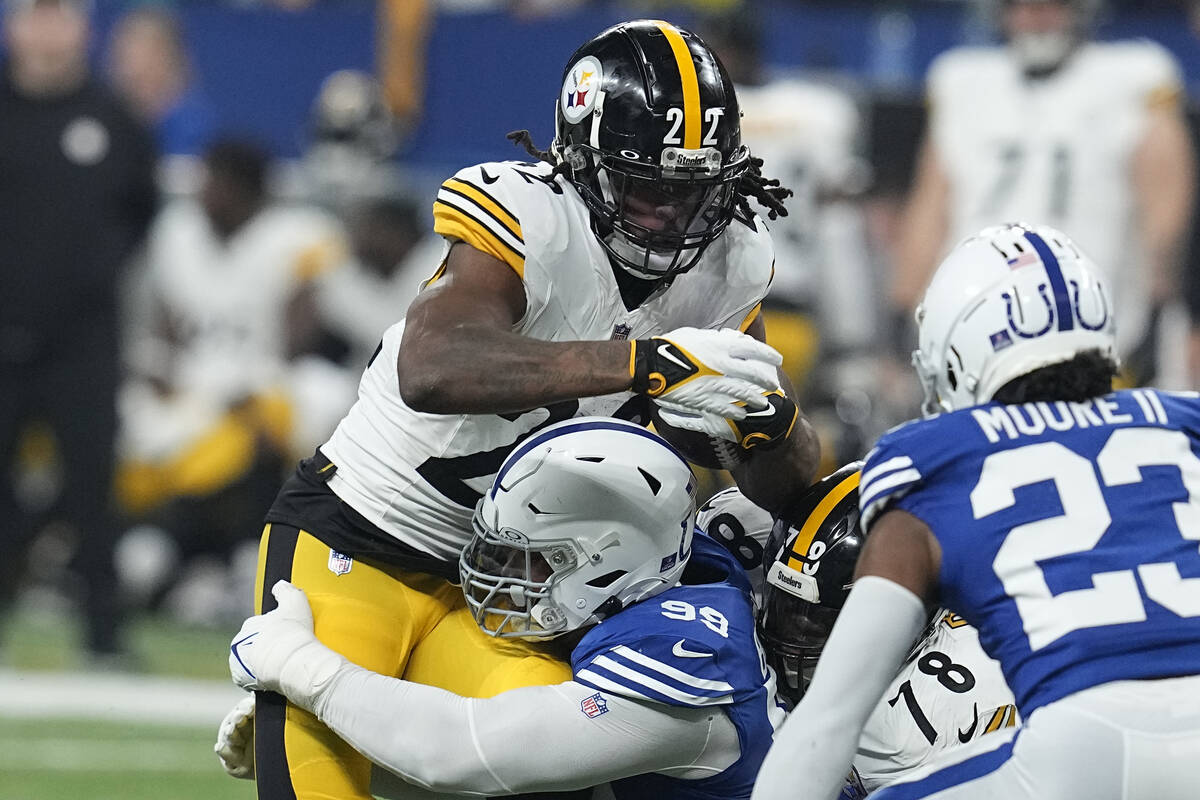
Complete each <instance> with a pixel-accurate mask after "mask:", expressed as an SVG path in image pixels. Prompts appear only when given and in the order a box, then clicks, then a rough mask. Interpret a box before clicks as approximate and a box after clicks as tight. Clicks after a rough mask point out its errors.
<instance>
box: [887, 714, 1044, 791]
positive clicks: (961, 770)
mask: <svg viewBox="0 0 1200 800" xmlns="http://www.w3.org/2000/svg"><path fill="white" fill-rule="evenodd" d="M988 735H989V736H994V735H995V734H988ZM1020 735H1021V733H1020V731H1019V730H1018V731H1017V733H1016V734H1015V735H1014V736H1013V737H1012V738H1011V739H1009V740H1008V741H1007V742H1005V743H1004V744H1003V745H1001V746H1000V747H997V748H996V749H995V750H989V751H988V752H986V753H980V754H979V755H977V756H972V757H971V758H968V759H967V760H966V761H960V762H958V763H957V764H951V765H950V766H948V767H946V768H945V769H939V770H938V771H937V772H933V773H930V774H929V775H927V776H925V777H924V778H921V779H920V780H915V781H910V782H907V783H903V782H902V783H893V784H892V785H890V786H885V787H883V788H882V789H880V790H879V791H878V792H875V793H874V794H872V795H871V800H918V798H922V797H928V796H930V795H931V794H935V793H937V792H941V791H943V790H945V789H949V788H951V787H952V786H959V785H961V784H964V783H967V782H968V781H973V780H976V779H977V778H982V777H983V776H984V775H987V774H988V773H991V772H995V771H996V770H998V769H999V768H1000V767H1002V766H1003V765H1004V764H1005V762H1007V761H1008V760H1009V759H1010V758H1012V752H1013V745H1014V744H1016V742H1017V737H1018V736H1020Z"/></svg>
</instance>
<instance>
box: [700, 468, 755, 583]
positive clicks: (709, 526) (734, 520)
mask: <svg viewBox="0 0 1200 800" xmlns="http://www.w3.org/2000/svg"><path fill="white" fill-rule="evenodd" d="M773 524H774V518H772V516H771V514H770V512H768V511H765V510H763V509H761V508H759V507H758V506H756V505H754V503H751V502H750V501H749V500H748V499H746V496H745V495H744V494H742V493H741V492H740V491H739V490H738V488H737V487H736V486H731V487H730V488H728V489H724V490H722V491H720V492H717V493H716V494H714V495H713V496H712V497H710V498H709V499H708V502H707V503H705V504H704V505H703V506H701V507H700V510H699V511H698V512H697V514H696V525H697V527H699V528H700V530H701V531H703V532H704V533H706V534H707V535H708V537H709V538H710V539H712V540H713V541H715V542H718V543H719V544H721V545H722V546H723V547H724V548H725V549H726V550H728V551H729V552H730V553H731V554H732V555H733V557H734V558H735V559H736V560H737V562H738V563H739V564H740V565H741V566H742V567H743V568H744V569H745V570H746V571H747V574H748V576H749V578H750V583H751V585H752V586H753V589H754V593H755V596H756V597H757V596H759V595H760V594H761V592H762V562H763V549H764V548H765V547H766V544H767V540H768V539H769V538H770V537H771V526H772V525H773Z"/></svg>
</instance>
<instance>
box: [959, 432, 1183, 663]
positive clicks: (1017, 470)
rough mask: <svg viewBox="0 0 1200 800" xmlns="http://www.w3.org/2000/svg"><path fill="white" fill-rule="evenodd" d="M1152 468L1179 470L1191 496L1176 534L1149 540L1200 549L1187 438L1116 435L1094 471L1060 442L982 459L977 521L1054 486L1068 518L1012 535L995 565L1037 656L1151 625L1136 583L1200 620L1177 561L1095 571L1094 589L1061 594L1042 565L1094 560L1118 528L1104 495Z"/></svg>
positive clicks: (1178, 506) (975, 496) (1179, 510)
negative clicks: (1069, 641)
mask: <svg viewBox="0 0 1200 800" xmlns="http://www.w3.org/2000/svg"><path fill="white" fill-rule="evenodd" d="M1151 466H1173V467H1178V469H1179V473H1180V476H1181V477H1182V480H1183V486H1184V488H1185V489H1186V490H1187V495H1188V496H1187V500H1186V501H1185V502H1177V503H1174V504H1173V511H1174V517H1175V527H1176V529H1175V530H1174V531H1171V530H1161V529H1159V530H1148V534H1149V535H1154V536H1182V537H1183V538H1185V539H1190V540H1195V541H1197V542H1200V459H1198V458H1197V457H1196V455H1195V453H1193V452H1192V449H1191V443H1190V440H1189V438H1188V436H1187V435H1186V434H1184V433H1182V432H1180V431H1172V430H1165V429H1145V428H1122V429H1118V430H1116V431H1114V432H1113V433H1112V435H1111V436H1109V438H1108V441H1107V442H1105V444H1104V447H1103V448H1102V449H1101V450H1100V453H1099V454H1098V455H1097V456H1096V459H1095V461H1094V462H1092V461H1090V460H1089V459H1087V458H1084V457H1083V456H1081V455H1079V454H1078V453H1076V452H1074V451H1072V450H1070V449H1068V448H1067V447H1065V446H1064V445H1062V444H1060V443H1058V442H1040V443H1037V444H1030V445H1026V446H1024V447H1018V448H1016V449H1013V450H1005V451H1002V452H998V453H993V454H991V455H989V456H988V457H987V458H986V459H985V460H984V462H983V468H982V470H981V472H980V476H979V482H978V483H977V484H976V485H975V488H974V489H973V490H972V491H971V507H972V510H973V512H974V515H975V519H982V518H984V517H987V516H989V515H991V514H995V513H997V512H999V511H1003V510H1004V509H1006V508H1009V507H1010V506H1012V505H1013V504H1014V503H1015V502H1016V499H1015V497H1014V495H1013V492H1014V490H1015V489H1018V488H1021V487H1023V486H1031V485H1033V484H1036V483H1040V482H1043V481H1053V482H1054V484H1055V487H1056V489H1057V491H1058V496H1059V498H1060V501H1061V503H1062V513H1061V514H1058V515H1056V516H1052V517H1048V518H1044V519H1039V520H1036V521H1034V522H1028V523H1025V524H1023V525H1017V526H1016V527H1014V528H1013V529H1012V530H1011V531H1010V532H1009V534H1008V536H1007V537H1006V539H1005V541H1004V543H1003V544H1002V545H1001V546H1000V549H999V551H998V552H997V553H996V558H995V560H994V561H993V562H992V567H993V569H994V570H995V573H996V576H997V577H998V578H999V579H1000V581H1001V583H1002V584H1003V585H1004V590H1005V592H1007V594H1008V595H1009V597H1011V598H1013V600H1014V602H1015V603H1016V607H1017V611H1018V613H1019V614H1020V616H1021V620H1022V623H1023V624H1024V628H1025V633H1026V635H1027V636H1028V637H1029V646H1030V649H1032V650H1034V651H1036V650H1040V649H1041V648H1043V647H1045V646H1047V645H1049V644H1051V643H1052V642H1054V641H1056V640H1058V639H1060V638H1061V637H1063V636H1066V635H1067V634H1069V633H1071V632H1072V631H1076V630H1080V629H1083V628H1094V627H1099V626H1102V625H1118V624H1123V623H1131V622H1141V621H1143V620H1145V619H1146V606H1145V603H1144V601H1143V600H1142V595H1141V591H1139V588H1138V578H1140V579H1141V585H1142V587H1143V589H1144V591H1145V594H1146V597H1148V598H1149V599H1150V600H1152V601H1154V602H1155V603H1158V604H1159V605H1161V606H1163V607H1164V608H1166V609H1168V610H1169V611H1171V612H1173V613H1175V614H1177V615H1179V616H1181V617H1196V616H1200V578H1184V577H1182V576H1181V575H1180V572H1179V567H1178V566H1177V565H1176V564H1175V563H1173V562H1170V561H1166V562H1153V563H1147V564H1136V565H1131V567H1132V568H1130V569H1120V570H1111V571H1106V572H1097V573H1094V574H1093V575H1092V587H1091V588H1084V589H1074V590H1070V591H1064V592H1060V593H1058V594H1052V593H1051V591H1050V588H1049V586H1048V585H1047V583H1046V576H1045V573H1044V572H1043V570H1042V568H1041V566H1039V562H1042V561H1045V560H1047V559H1052V558H1055V557H1058V556H1065V555H1069V554H1076V553H1087V552H1090V551H1093V550H1094V549H1095V548H1096V547H1097V545H1098V544H1099V542H1100V539H1101V538H1102V537H1103V536H1104V534H1105V532H1106V531H1107V530H1108V529H1109V526H1110V525H1111V524H1112V521H1113V520H1112V513H1111V512H1112V509H1110V507H1109V505H1108V503H1107V502H1106V501H1105V497H1104V492H1103V487H1117V486H1126V485H1132V484H1137V483H1141V482H1143V481H1144V480H1145V476H1144V475H1143V474H1142V469H1143V468H1144V467H1151ZM1118 513H1119V512H1118ZM1135 572H1136V577H1135Z"/></svg>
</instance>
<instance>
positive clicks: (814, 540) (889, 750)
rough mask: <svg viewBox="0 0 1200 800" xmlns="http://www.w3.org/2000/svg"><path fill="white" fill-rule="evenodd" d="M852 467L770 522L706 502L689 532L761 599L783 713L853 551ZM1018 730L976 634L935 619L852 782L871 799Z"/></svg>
mask: <svg viewBox="0 0 1200 800" xmlns="http://www.w3.org/2000/svg"><path fill="white" fill-rule="evenodd" d="M861 467H862V464H861V463H860V462H855V463H852V464H848V465H846V466H845V467H842V468H841V469H839V470H837V471H836V472H834V473H833V474H831V475H829V476H827V477H825V478H823V479H822V480H820V481H819V482H817V483H816V484H815V485H813V486H812V487H811V488H809V489H807V490H806V491H805V492H803V493H802V494H801V495H800V496H798V497H797V498H796V499H795V500H794V501H793V502H792V503H790V504H789V505H788V506H787V507H786V508H785V509H784V510H783V511H782V512H781V513H780V514H779V515H778V517H777V518H774V519H773V518H772V516H771V515H770V514H768V513H767V512H766V511H763V510H762V509H760V508H758V507H757V506H755V505H754V504H753V503H751V502H750V501H749V500H747V499H746V498H745V497H743V496H742V495H741V493H740V492H738V490H737V489H728V490H726V491H724V492H721V493H720V494H718V495H716V496H714V497H713V498H711V499H710V500H709V502H708V503H705V505H704V506H703V507H702V508H701V510H700V512H699V515H698V517H697V525H698V527H699V529H700V530H701V531H702V532H705V533H707V534H708V536H709V537H711V538H713V539H715V540H717V541H718V542H720V543H722V544H724V545H725V546H726V547H727V548H729V549H730V552H731V553H733V555H734V556H735V557H736V558H738V560H739V561H741V563H742V564H743V566H746V568H747V576H748V577H749V579H750V582H751V584H752V585H753V586H755V589H756V595H757V597H758V598H759V602H758V607H759V611H758V631H759V640H760V641H761V642H762V646H763V650H764V652H765V653H766V655H767V663H768V664H769V665H771V667H772V668H773V669H774V670H775V680H776V683H777V684H778V689H779V693H780V695H781V696H782V697H783V698H784V699H785V700H786V701H787V702H788V707H789V708H794V707H795V706H796V704H798V703H799V702H800V699H801V698H802V697H803V696H804V693H805V691H806V690H807V688H808V684H809V682H810V681H811V679H812V671H813V667H815V666H816V664H817V659H818V657H819V656H820V654H821V650H822V649H823V648H824V646H825V641H826V640H827V639H828V638H829V633H830V631H831V630H832V628H833V623H834V621H835V620H836V619H837V616H838V614H839V613H840V611H841V609H842V606H843V605H844V604H845V601H846V596H847V594H848V593H849V590H850V586H851V582H852V578H853V573H854V565H855V563H856V562H857V561H858V556H859V553H860V552H861V550H862V546H863V540H864V537H863V532H862V528H861V527H860V526H859V514H858V487H859V482H860V478H861V473H860V471H859V470H860V468H861ZM755 552H757V562H756V563H755V559H754V554H755ZM764 554H765V555H764ZM748 563H749V564H752V568H751V566H747V564H748ZM1018 722H1019V719H1018V716H1017V714H1016V708H1015V706H1014V705H1013V696H1012V692H1011V691H1009V689H1008V686H1007V685H1006V684H1005V682H1004V676H1003V675H1002V674H1001V672H1000V665H999V664H997V663H996V662H995V661H993V660H992V659H991V658H989V657H988V656H987V654H985V653H984V652H983V649H982V648H981V647H980V645H979V637H978V634H977V633H976V631H975V629H974V628H972V627H971V626H970V625H969V624H967V622H966V620H964V619H962V618H961V617H959V616H957V615H956V614H953V613H951V612H949V611H946V610H945V609H938V610H937V611H936V612H935V613H934V614H933V615H932V617H931V618H930V622H929V625H928V627H927V628H926V631H925V633H924V635H923V636H922V637H921V638H920V639H919V640H918V642H917V643H916V645H915V646H914V647H913V648H912V651H911V652H910V653H909V654H908V656H907V657H906V658H905V661H904V665H903V666H902V667H901V668H900V670H899V672H898V673H897V675H896V676H895V678H894V679H893V680H892V685H891V686H890V687H889V688H888V690H887V691H886V692H885V693H884V694H883V696H882V697H881V698H880V700H879V703H878V704H877V705H876V706H875V710H874V711H873V712H872V714H871V716H870V719H869V720H868V721H867V724H866V726H865V728H864V729H863V733H862V737H861V738H860V739H859V741H858V747H857V753H856V755H855V756H854V769H855V773H856V775H857V777H858V778H859V779H860V780H861V782H862V785H863V787H864V788H865V789H866V790H867V791H874V790H875V789H877V788H879V787H880V786H883V785H886V784H888V783H891V782H893V781H895V780H898V779H901V778H903V777H904V776H905V775H908V774H911V773H913V772H915V771H916V770H918V769H920V768H921V767H922V766H923V765H925V764H927V763H929V762H930V761H932V760H933V759H935V758H937V757H938V756H939V755H940V754H941V753H942V752H943V751H944V750H946V749H949V748H953V747H959V746H961V745H963V744H965V743H967V742H969V741H972V740H973V739H976V738H978V737H980V736H983V735H984V734H988V733H993V732H995V731H997V730H1003V729H1005V728H1008V727H1011V726H1013V725H1016V724H1017V723H1018Z"/></svg>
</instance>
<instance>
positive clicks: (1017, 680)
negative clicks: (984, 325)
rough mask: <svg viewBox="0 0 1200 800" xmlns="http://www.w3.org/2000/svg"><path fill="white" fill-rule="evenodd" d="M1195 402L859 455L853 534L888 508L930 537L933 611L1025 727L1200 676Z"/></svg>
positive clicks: (1126, 396)
mask: <svg viewBox="0 0 1200 800" xmlns="http://www.w3.org/2000/svg"><path fill="white" fill-rule="evenodd" d="M1198 397H1200V396H1198V395H1196V394H1194V393H1186V394H1182V393H1181V394H1172V393H1167V392H1160V391H1155V390H1150V389H1134V390H1127V391H1121V392H1116V393H1114V394H1111V395H1108V396H1106V397H1103V398H1096V399H1093V400H1090V401H1088V402H1085V403H1065V402H1055V403H1025V404H1021V405H1011V406H1007V405H1001V404H998V403H991V404H987V405H983V406H978V407H975V408H968V409H961V410H959V411H955V412H953V413H949V414H944V415H942V416H939V417H934V418H932V419H927V420H922V421H919V422H913V423H909V424H908V425H904V426H902V427H900V428H897V429H895V430H893V431H890V432H889V433H887V434H885V435H884V436H883V438H882V439H880V440H879V443H878V445H877V446H876V448H875V449H874V450H873V451H871V453H870V454H869V455H868V457H867V462H866V466H865V467H864V469H863V477H862V485H861V488H860V504H861V508H862V517H863V524H864V526H868V527H869V526H870V524H871V522H872V520H873V519H874V518H875V517H876V516H877V515H878V514H879V513H880V512H881V511H883V510H885V509H887V508H898V509H902V510H904V511H907V512H909V513H910V514H912V515H914V516H916V517H918V518H919V519H921V520H923V521H924V522H925V523H926V524H927V525H928V526H929V527H930V529H931V530H932V531H933V534H934V536H936V537H937V540H938V543H939V544H940V545H941V549H942V564H941V573H940V576H939V579H940V584H941V586H940V591H941V599H942V602H943V603H944V605H946V606H948V607H950V608H953V609H954V610H955V611H956V612H958V613H959V614H961V615H962V616H963V617H965V618H966V619H967V620H968V621H969V622H970V623H971V624H972V625H974V626H975V627H976V628H978V630H979V640H980V643H981V644H982V645H983V647H984V649H985V650H986V651H987V652H988V654H989V655H990V656H992V657H993V658H995V659H996V660H997V661H999V662H1000V665H1001V668H1002V670H1003V672H1004V677H1005V679H1006V680H1007V682H1008V685H1009V687H1010V688H1011V689H1012V690H1013V694H1014V695H1015V697H1016V700H1017V707H1018V708H1019V709H1020V711H1021V714H1022V716H1023V717H1025V718H1028V717H1029V714H1030V713H1031V712H1032V711H1033V710H1034V709H1036V708H1037V707H1039V706H1041V705H1044V704H1045V703H1048V702H1052V701H1054V700H1057V699H1059V698H1062V697H1065V696H1067V695H1070V694H1073V693H1075V692H1078V691H1080V690H1082V689H1086V688H1088V687H1090V686H1096V685H1098V684H1102V683H1106V682H1109V681H1116V680H1131V679H1152V678H1164V677H1169V676H1178V675H1191V674H1197V673H1200V458H1197V452H1200V399H1198Z"/></svg>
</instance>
